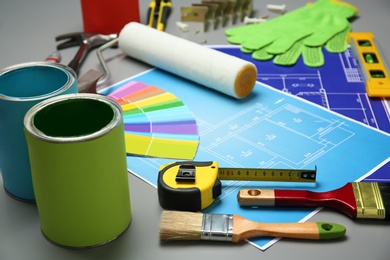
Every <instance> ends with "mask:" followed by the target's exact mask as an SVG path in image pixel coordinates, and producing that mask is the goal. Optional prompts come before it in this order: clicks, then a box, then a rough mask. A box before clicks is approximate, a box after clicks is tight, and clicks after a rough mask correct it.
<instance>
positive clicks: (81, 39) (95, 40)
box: [55, 32, 118, 74]
mask: <svg viewBox="0 0 390 260" xmlns="http://www.w3.org/2000/svg"><path fill="white" fill-rule="evenodd" d="M117 37H118V35H117V34H109V35H104V34H98V33H84V32H77V33H67V34H62V35H59V36H57V37H56V38H55V40H56V41H62V40H67V41H65V42H63V43H60V44H58V45H57V50H62V49H65V48H69V47H74V46H79V49H78V51H77V53H76V55H75V56H74V58H73V59H72V60H71V61H70V63H69V64H68V66H69V67H71V68H72V69H73V70H74V71H75V72H76V73H77V74H78V73H79V70H80V67H81V64H82V63H83V61H84V59H85V57H86V56H87V54H88V53H89V51H90V50H92V49H94V48H97V47H100V46H101V45H103V44H105V43H107V42H109V41H111V40H114V39H116V38H117Z"/></svg>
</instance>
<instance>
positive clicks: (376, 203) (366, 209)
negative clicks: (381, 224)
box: [352, 182, 386, 219]
mask: <svg viewBox="0 0 390 260" xmlns="http://www.w3.org/2000/svg"><path fill="white" fill-rule="evenodd" d="M352 187H353V193H354V196H355V200H356V207H357V209H356V211H357V212H356V214H357V216H356V217H357V218H359V219H363V218H364V219H366V218H368V219H384V218H385V215H386V213H385V207H384V204H383V200H382V196H381V193H380V189H379V185H378V183H376V182H353V183H352Z"/></svg>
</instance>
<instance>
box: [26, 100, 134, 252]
mask: <svg viewBox="0 0 390 260" xmlns="http://www.w3.org/2000/svg"><path fill="white" fill-rule="evenodd" d="M24 127H25V135H26V140H27V146H28V152H29V158H30V165H31V175H32V180H33V186H34V192H35V197H36V203H37V207H38V213H39V217H40V226H41V230H42V233H43V234H44V236H45V237H46V238H47V239H48V240H49V241H51V242H52V243H54V244H56V245H59V246H63V247H68V248H89V247H95V246H99V245H103V244H106V243H108V242H110V241H112V240H114V239H116V238H117V237H119V236H120V235H121V234H122V233H123V232H125V231H126V230H127V228H128V227H129V225H130V222H131V207H130V192H129V181H128V173H127V164H126V151H125V140H124V127H123V119H122V110H121V107H120V106H119V104H117V103H116V102H115V101H113V100H111V99H109V98H107V97H104V96H101V95H98V94H67V95H62V96H58V97H54V98H50V99H47V100H45V101H42V102H40V103H38V104H37V105H35V106H34V107H32V108H31V109H30V110H29V111H28V112H27V114H26V116H25V118H24Z"/></svg>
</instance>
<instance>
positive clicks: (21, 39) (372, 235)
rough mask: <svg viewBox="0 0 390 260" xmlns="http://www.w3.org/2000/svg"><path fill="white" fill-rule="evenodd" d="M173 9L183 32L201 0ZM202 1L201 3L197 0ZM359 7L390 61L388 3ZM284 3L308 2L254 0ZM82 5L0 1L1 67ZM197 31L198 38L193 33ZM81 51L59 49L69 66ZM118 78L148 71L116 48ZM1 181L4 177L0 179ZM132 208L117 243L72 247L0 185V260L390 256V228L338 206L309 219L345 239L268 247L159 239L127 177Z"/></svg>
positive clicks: (43, 48)
mask: <svg viewBox="0 0 390 260" xmlns="http://www.w3.org/2000/svg"><path fill="white" fill-rule="evenodd" d="M149 2H150V1H147V0H142V1H140V10H141V22H142V23H145V22H146V9H147V6H148V4H149ZM172 2H173V12H172V14H171V16H170V18H169V21H168V26H167V29H166V31H167V32H169V33H172V34H174V35H177V36H182V34H181V32H180V30H179V29H178V28H177V27H176V25H175V23H176V21H179V20H180V7H181V6H188V5H189V4H190V3H192V2H194V3H195V2H197V1H195V0H194V1H175V0H174V1H172ZM198 2H200V1H198ZM348 2H349V3H351V4H353V5H355V6H356V7H358V8H359V11H360V12H359V14H358V15H357V17H356V18H355V19H354V20H353V21H352V27H353V30H354V31H361V32H364V31H368V32H373V33H374V34H375V36H376V39H377V41H378V42H379V43H380V45H381V47H382V51H383V52H384V58H385V59H386V60H387V61H390V44H389V42H390V29H389V26H390V14H389V13H390V1H388V0H372V1H365V0H350V1H348ZM270 3H273V4H282V3H285V4H287V9H288V10H293V9H294V8H297V7H300V6H302V5H304V4H305V3H306V1H304V0H294V1H285V2H281V1H277V2H274V1H269V2H267V1H263V0H262V1H254V9H255V11H256V15H257V16H259V15H266V14H270V15H271V17H273V16H274V15H273V14H271V13H270V12H268V11H267V10H266V5H267V4H270ZM82 28H83V27H82V16H81V8H80V2H79V1H76V0H68V1H60V0H35V1H28V0H12V1H11V0H2V1H1V3H0V35H1V36H0V68H5V67H7V66H10V65H14V64H18V63H22V62H27V61H40V60H43V59H44V58H46V56H47V55H48V54H49V53H51V52H52V51H54V50H55V48H56V44H57V43H56V42H55V40H54V38H55V36H57V35H59V34H63V33H69V32H78V31H82V30H83V29H82ZM224 29H225V28H218V29H216V30H209V31H208V32H205V33H201V34H200V35H199V36H197V37H194V38H193V39H192V40H194V41H199V42H206V43H207V44H227V41H226V38H225V36H224V34H223V30H224ZM193 36H194V35H193ZM75 51H76V48H70V49H67V50H64V51H62V52H61V55H62V58H63V59H62V62H63V63H64V64H67V63H68V62H69V61H70V60H71V58H72V57H73V55H74V54H75ZM104 55H105V57H106V58H107V60H109V63H108V65H109V67H110V70H111V73H112V78H111V82H113V83H115V82H118V81H120V80H123V79H125V78H128V77H129V76H131V75H134V74H136V73H139V72H142V71H144V70H145V69H147V68H149V66H148V65H145V64H142V63H140V62H137V61H134V60H132V59H130V58H127V57H126V56H125V55H123V54H122V53H121V52H120V50H118V49H110V50H107V51H106V52H105V54H104ZM89 69H96V70H101V67H100V64H99V62H98V60H97V57H96V54H95V53H91V54H90V55H89V56H88V57H87V60H86V62H85V63H84V65H83V67H82V69H81V73H80V75H82V74H83V73H85V72H86V71H87V70H89ZM0 184H2V180H1V177H0ZM129 185H130V191H131V208H132V212H133V220H132V223H131V226H130V228H129V230H127V232H126V233H125V234H124V235H123V236H122V237H120V238H119V239H118V240H116V241H114V242H112V243H110V244H108V245H105V246H103V247H100V248H96V249H91V250H68V249H63V248H60V247H57V246H54V245H52V244H51V243H49V242H48V241H47V240H45V238H44V237H43V236H42V234H41V232H40V228H39V216H38V212H37V209H36V206H35V205H34V204H26V203H22V202H19V201H16V200H13V199H11V198H10V197H9V196H7V195H6V194H5V193H4V191H3V190H0V259H1V260H3V259H4V260H8V259H10V260H13V259H39V260H44V259H57V260H60V259H154V258H159V259H170V260H173V259H180V260H182V259H186V260H189V259H200V258H202V257H205V259H254V258H256V259H279V260H280V259H284V258H286V259H287V258H288V259H317V260H321V259H327V260H328V259H355V260H357V259H373V260H374V259H375V260H387V259H389V257H390V247H389V241H390V228H389V225H378V224H376V223H373V222H357V221H353V220H351V219H349V218H348V217H346V216H344V215H341V214H339V213H335V212H333V211H328V210H322V211H321V212H320V213H318V214H317V215H315V216H314V217H312V218H311V220H313V221H329V222H336V223H340V224H343V225H344V226H346V228H347V236H346V237H345V238H344V239H341V240H337V241H329V242H322V241H321V242H318V241H299V240H292V239H282V240H280V241H279V242H277V243H276V244H275V245H273V246H272V247H271V248H269V249H268V250H266V251H264V252H263V251H261V250H259V249H257V248H255V247H253V246H251V245H250V244H248V243H240V244H227V243H214V242H202V241H200V242H178V243H166V244H160V242H159V239H158V225H159V217H160V213H161V210H162V209H161V207H160V206H159V204H158V200H157V190H156V189H155V188H153V187H152V186H150V185H149V184H147V183H145V182H143V181H142V180H140V179H138V178H137V177H135V176H133V175H131V174H130V176H129Z"/></svg>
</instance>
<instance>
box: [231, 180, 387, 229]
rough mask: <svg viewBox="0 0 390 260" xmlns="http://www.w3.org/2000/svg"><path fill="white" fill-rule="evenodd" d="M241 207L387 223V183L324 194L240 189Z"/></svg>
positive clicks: (348, 186) (352, 184)
mask: <svg viewBox="0 0 390 260" xmlns="http://www.w3.org/2000/svg"><path fill="white" fill-rule="evenodd" d="M237 198H238V202H239V204H240V206H250V207H255V206H256V207H258V206H268V207H326V208H331V209H335V210H337V211H340V212H342V213H344V214H346V215H347V216H349V217H350V218H352V219H382V220H386V221H389V220H390V183H377V182H350V183H348V184H346V185H345V186H343V187H341V188H339V189H336V190H332V191H327V192H312V191H307V190H263V189H243V190H240V191H239V193H238V195H237Z"/></svg>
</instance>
